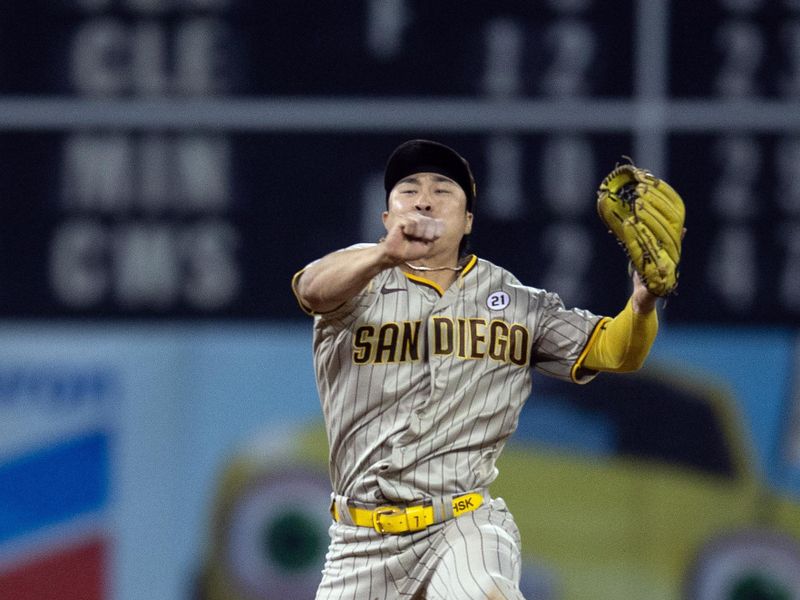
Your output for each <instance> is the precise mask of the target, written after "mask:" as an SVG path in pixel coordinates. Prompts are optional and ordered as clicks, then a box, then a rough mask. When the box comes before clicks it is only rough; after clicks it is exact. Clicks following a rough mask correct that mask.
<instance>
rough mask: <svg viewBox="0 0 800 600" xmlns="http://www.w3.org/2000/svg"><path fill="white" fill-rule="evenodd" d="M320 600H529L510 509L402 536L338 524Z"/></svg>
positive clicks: (496, 507) (498, 503)
mask: <svg viewBox="0 0 800 600" xmlns="http://www.w3.org/2000/svg"><path fill="white" fill-rule="evenodd" d="M330 536H331V544H330V547H329V549H328V555H327V556H326V559H325V568H324V569H323V571H322V582H321V583H320V586H319V589H318V590H317V596H316V600H524V598H523V597H522V594H521V593H520V591H519V578H520V550H519V548H520V539H519V530H518V529H517V526H516V524H515V523H514V519H513V517H512V516H511V513H509V512H508V509H507V508H506V505H505V502H504V501H503V500H502V499H501V498H495V499H493V500H491V502H489V503H487V504H484V505H483V506H481V507H479V508H478V509H477V510H475V511H473V512H470V513H466V514H464V515H461V516H460V517H456V518H454V519H450V520H448V521H445V522H443V523H438V524H436V525H432V526H431V527H428V528H427V529H425V530H423V531H418V532H416V533H408V534H403V535H381V534H379V533H377V532H376V531H374V530H372V529H369V528H366V527H353V526H350V525H342V524H339V523H334V524H333V525H331V528H330Z"/></svg>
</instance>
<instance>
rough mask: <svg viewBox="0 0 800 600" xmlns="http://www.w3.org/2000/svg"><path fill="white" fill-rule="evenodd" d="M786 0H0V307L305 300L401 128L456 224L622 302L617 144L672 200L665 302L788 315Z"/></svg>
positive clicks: (154, 309) (372, 190)
mask: <svg viewBox="0 0 800 600" xmlns="http://www.w3.org/2000/svg"><path fill="white" fill-rule="evenodd" d="M798 99H800V0H770V1H766V0H709V1H708V2H694V1H691V0H673V1H671V2H670V1H667V0H621V1H619V2H615V3H613V11H612V10H611V5H610V4H609V3H604V2H600V1H599V0H535V1H534V0H494V1H493V2H483V1H478V0H475V1H464V0H459V1H455V0H437V1H436V2H426V1H424V0H359V1H356V0H351V1H346V2H302V1H296V0H293V1H289V0H275V1H273V2H268V3H265V2H257V1H256V0H28V1H26V2H23V1H22V0H19V1H17V2H15V3H14V6H13V9H9V10H7V11H6V12H5V13H4V17H3V19H2V21H0V166H2V174H0V316H3V317H13V318H37V317H68V318H70V317H71V318H95V317H111V318H128V317H130V318H168V319H175V318H190V319H195V318H200V319H203V318H205V319H208V318H212V319H217V318H264V319H272V318H285V317H297V318H300V317H301V313H300V312H299V310H298V309H297V308H296V305H295V302H294V299H293V297H292V295H291V291H290V289H289V280H290V278H291V275H292V274H293V273H294V272H295V271H296V270H297V269H299V268H300V267H301V266H303V265H304V264H305V263H307V262H308V261H310V260H312V259H314V258H317V257H318V256H320V255H322V254H324V253H327V252H329V251H331V250H333V249H336V248H339V247H343V246H346V245H349V244H352V243H356V242H359V241H371V240H377V239H378V237H380V235H381V221H380V213H381V211H382V209H383V202H384V192H383V189H382V184H381V176H382V170H383V165H384V162H385V160H386V157H387V155H388V153H389V152H390V151H391V149H392V148H393V147H394V146H395V145H397V144H398V143H400V142H401V141H403V140H405V139H408V138H410V137H432V138H434V139H438V140H441V141H444V142H446V143H450V144H452V145H454V146H455V147H456V148H457V149H458V150H459V151H461V153H462V154H464V155H465V156H466V157H467V158H468V159H469V160H470V162H471V164H472V165H473V168H474V170H475V173H476V178H477V180H478V201H477V206H476V227H475V232H474V234H473V236H472V241H471V244H472V249H473V251H475V252H476V253H477V254H479V255H480V256H482V257H485V258H488V259H490V260H492V261H494V262H496V263H498V264H501V265H503V266H506V267H507V268H509V269H510V270H511V271H512V272H514V273H515V274H516V275H517V276H518V277H519V278H520V279H521V280H522V281H523V282H525V283H528V284H530V285H534V286H537V287H544V288H547V289H550V290H553V291H557V292H559V293H560V294H561V295H562V297H563V298H564V299H565V301H566V302H567V303H568V304H571V305H580V306H584V307H586V308H589V309H592V310H594V311H596V312H600V313H609V312H614V311H616V310H618V309H619V308H620V307H621V306H622V304H623V303H624V301H625V298H626V297H627V293H628V284H627V282H626V274H625V258H624V256H623V255H622V253H621V252H620V250H619V249H618V247H617V246H616V244H615V242H614V241H613V240H612V239H611V237H610V236H609V235H608V233H607V232H606V231H605V230H604V228H603V227H602V225H601V224H600V222H599V220H598V219H597V217H596V215H595V211H594V189H595V187H596V185H597V183H598V182H599V181H600V179H601V178H602V177H603V175H604V174H605V173H606V172H607V171H608V170H610V169H611V168H612V167H613V166H614V165H615V163H616V162H618V161H620V160H623V159H622V157H623V156H631V157H633V158H634V159H635V160H636V162H637V163H638V164H640V165H643V166H646V167H648V168H650V169H651V170H652V171H654V172H655V173H656V174H657V175H660V176H662V177H664V178H667V179H668V180H669V181H670V182H671V183H672V184H673V185H674V186H675V187H676V188H677V189H678V190H679V191H680V192H681V193H682V195H683V196H684V199H685V201H686V203H687V207H688V219H687V227H688V229H689V233H688V236H687V239H686V243H685V262H684V264H683V268H682V273H681V285H680V288H679V295H678V296H677V297H675V298H672V299H671V300H670V302H669V307H668V309H667V312H666V317H667V318H668V319H669V320H670V321H676V322H677V321H682V322H691V321H694V322H701V321H702V322H708V321H710V322H720V323H762V324H764V323H769V324H797V323H798V322H800V321H799V319H800V102H798Z"/></svg>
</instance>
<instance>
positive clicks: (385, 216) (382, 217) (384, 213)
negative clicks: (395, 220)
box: [381, 210, 389, 229]
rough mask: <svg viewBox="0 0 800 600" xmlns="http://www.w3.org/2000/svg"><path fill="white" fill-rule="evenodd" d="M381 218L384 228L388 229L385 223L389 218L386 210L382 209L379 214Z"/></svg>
mask: <svg viewBox="0 0 800 600" xmlns="http://www.w3.org/2000/svg"><path fill="white" fill-rule="evenodd" d="M381 219H383V226H384V227H386V229H389V228H388V227H387V225H386V221H387V220H388V219H389V211H388V210H385V211H383V214H382V215H381Z"/></svg>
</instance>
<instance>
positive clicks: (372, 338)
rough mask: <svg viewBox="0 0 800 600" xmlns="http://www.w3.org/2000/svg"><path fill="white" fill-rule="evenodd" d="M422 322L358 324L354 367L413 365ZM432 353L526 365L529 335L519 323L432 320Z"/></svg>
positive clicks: (354, 336)
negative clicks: (410, 363)
mask: <svg viewBox="0 0 800 600" xmlns="http://www.w3.org/2000/svg"><path fill="white" fill-rule="evenodd" d="M421 329H422V321H399V322H388V323H382V324H380V325H371V324H367V325H361V326H359V327H358V328H356V330H355V332H354V333H353V363H354V364H356V365H367V364H390V363H402V362H416V361H418V360H420V357H421V356H423V354H424V353H423V352H422V349H421V348H420V344H421V336H420V330H421ZM428 330H429V332H430V335H431V336H432V341H433V343H432V345H431V352H432V353H433V354H434V355H436V356H456V357H458V358H461V359H464V360H475V359H482V358H483V359H490V360H494V361H498V362H503V363H510V364H514V365H518V366H525V365H527V364H529V360H530V337H531V336H530V332H529V331H528V329H527V328H526V327H525V326H524V325H521V324H519V323H507V322H506V321H503V320H502V319H491V320H487V319H484V318H481V317H474V318H457V319H453V318H450V317H444V316H440V317H433V318H431V320H430V322H429V326H428Z"/></svg>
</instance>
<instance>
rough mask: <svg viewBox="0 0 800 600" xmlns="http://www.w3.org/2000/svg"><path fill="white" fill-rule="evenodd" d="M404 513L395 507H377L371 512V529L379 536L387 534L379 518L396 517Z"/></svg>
mask: <svg viewBox="0 0 800 600" xmlns="http://www.w3.org/2000/svg"><path fill="white" fill-rule="evenodd" d="M404 512H405V511H404V510H403V509H402V508H398V507H396V506H379V507H378V508H376V509H375V510H373V511H372V528H373V529H374V530H375V531H377V532H378V533H380V534H384V533H387V532H386V529H385V527H384V525H383V523H381V517H389V516H396V515H399V514H403V513H404ZM390 533H394V532H390Z"/></svg>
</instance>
